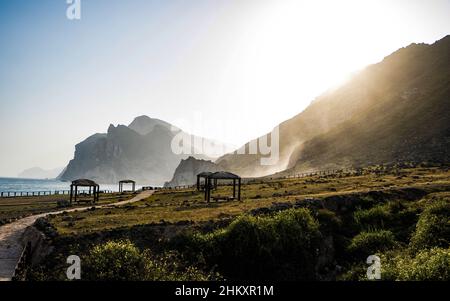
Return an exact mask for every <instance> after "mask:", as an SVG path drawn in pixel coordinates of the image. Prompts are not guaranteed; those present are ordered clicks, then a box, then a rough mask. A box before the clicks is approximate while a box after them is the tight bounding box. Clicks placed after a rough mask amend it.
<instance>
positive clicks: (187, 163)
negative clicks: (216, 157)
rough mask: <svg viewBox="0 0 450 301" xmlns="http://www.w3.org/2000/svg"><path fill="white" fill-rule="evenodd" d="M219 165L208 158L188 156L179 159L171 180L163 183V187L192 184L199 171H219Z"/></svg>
mask: <svg viewBox="0 0 450 301" xmlns="http://www.w3.org/2000/svg"><path fill="white" fill-rule="evenodd" d="M220 170H221V168H220V166H218V165H216V164H215V163H214V162H212V161H209V160H201V159H196V158H194V157H189V158H187V159H185V160H181V162H180V164H179V165H178V167H177V168H176V170H175V173H174V176H173V178H172V180H170V181H169V182H166V183H165V184H164V186H165V187H175V186H183V185H193V184H195V183H196V181H197V175H198V174H199V173H201V172H216V171H220Z"/></svg>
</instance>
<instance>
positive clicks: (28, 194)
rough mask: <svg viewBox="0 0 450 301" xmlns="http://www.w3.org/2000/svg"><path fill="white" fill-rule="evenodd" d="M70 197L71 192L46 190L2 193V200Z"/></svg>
mask: <svg viewBox="0 0 450 301" xmlns="http://www.w3.org/2000/svg"><path fill="white" fill-rule="evenodd" d="M82 193H83V194H88V195H89V190H78V194H82ZM100 193H113V191H112V190H101V191H100ZM52 195H70V190H52V191H50V190H46V191H2V192H0V198H20V197H35V196H52Z"/></svg>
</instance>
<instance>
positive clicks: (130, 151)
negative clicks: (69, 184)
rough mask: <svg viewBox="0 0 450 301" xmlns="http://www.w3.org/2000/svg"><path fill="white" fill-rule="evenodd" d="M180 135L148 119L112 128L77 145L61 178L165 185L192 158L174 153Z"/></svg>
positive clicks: (110, 182) (164, 125)
mask: <svg viewBox="0 0 450 301" xmlns="http://www.w3.org/2000/svg"><path fill="white" fill-rule="evenodd" d="M180 132H181V130H179V129H177V128H173V127H172V126H171V125H170V124H168V123H166V122H164V121H161V120H156V119H151V118H149V117H146V116H141V117H138V118H136V119H135V120H134V121H133V122H132V123H131V124H130V126H124V125H119V126H117V127H115V126H113V125H110V126H109V129H108V132H107V133H106V134H95V135H92V136H91V137H89V138H87V139H86V140H84V141H83V142H81V143H79V144H77V145H76V146H75V156H74V159H73V160H71V161H70V162H69V164H68V166H67V168H66V170H65V171H64V172H63V173H62V174H61V176H60V177H59V178H60V179H61V180H69V181H70V180H74V179H78V178H88V179H92V180H94V181H97V182H98V183H104V184H114V183H117V182H118V181H120V180H123V179H132V180H135V181H137V182H138V183H140V184H147V185H158V186H159V185H162V184H163V183H164V182H165V181H167V180H168V179H170V178H171V177H172V175H173V173H174V171H175V168H176V167H177V166H178V164H179V163H180V161H181V160H182V159H185V158H187V157H188V156H189V155H188V154H175V153H174V152H173V151H172V148H171V143H172V140H173V138H174V137H175V136H176V135H177V134H179V133H180ZM183 134H184V135H187V136H188V137H192V136H190V135H188V134H186V133H183ZM197 157H198V158H206V157H205V156H203V155H198V156H197Z"/></svg>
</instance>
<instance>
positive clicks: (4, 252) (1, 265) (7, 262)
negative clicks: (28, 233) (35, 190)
mask: <svg viewBox="0 0 450 301" xmlns="http://www.w3.org/2000/svg"><path fill="white" fill-rule="evenodd" d="M152 194H153V191H152V190H147V191H143V192H141V193H140V194H138V195H137V196H135V197H134V198H132V199H130V200H126V201H121V202H117V203H113V204H105V205H98V206H89V207H80V208H74V209H68V210H61V211H55V212H48V213H42V214H37V215H32V216H29V217H25V218H22V219H20V220H17V221H15V222H13V223H10V224H6V225H4V226H1V227H0V281H11V280H12V277H13V276H14V272H15V270H16V265H17V263H18V262H19V259H20V256H21V254H22V251H23V249H24V246H23V241H22V236H23V234H24V233H25V230H26V228H28V227H29V226H31V225H33V224H34V222H35V221H36V220H37V219H38V218H41V217H45V216H48V215H56V214H61V213H63V212H76V211H84V210H87V209H89V208H92V207H96V208H107V207H117V206H123V205H127V204H130V203H135V202H138V201H141V200H143V199H145V198H148V197H149V196H151V195H152Z"/></svg>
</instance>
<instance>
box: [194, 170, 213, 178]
mask: <svg viewBox="0 0 450 301" xmlns="http://www.w3.org/2000/svg"><path fill="white" fill-rule="evenodd" d="M211 174H212V172H209V171H204V172H201V173H199V174H198V175H197V176H198V177H207V176H209V175H211Z"/></svg>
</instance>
